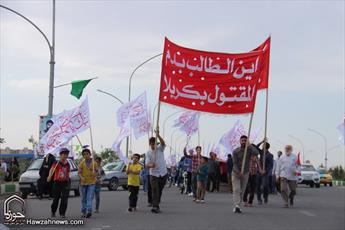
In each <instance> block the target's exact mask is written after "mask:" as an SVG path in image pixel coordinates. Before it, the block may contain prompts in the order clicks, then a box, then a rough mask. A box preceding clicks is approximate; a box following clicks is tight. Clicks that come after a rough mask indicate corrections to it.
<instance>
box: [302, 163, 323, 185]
mask: <svg viewBox="0 0 345 230" xmlns="http://www.w3.org/2000/svg"><path fill="white" fill-rule="evenodd" d="M298 184H306V185H309V186H310V187H311V188H313V187H314V186H315V187H316V188H320V174H319V172H318V171H317V170H316V169H315V168H314V166H313V165H312V164H302V165H301V167H300V173H299V174H298Z"/></svg>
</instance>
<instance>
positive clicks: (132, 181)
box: [127, 154, 142, 212]
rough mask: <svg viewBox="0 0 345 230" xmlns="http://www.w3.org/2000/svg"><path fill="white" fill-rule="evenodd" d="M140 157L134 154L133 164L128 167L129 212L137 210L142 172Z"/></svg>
mask: <svg viewBox="0 0 345 230" xmlns="http://www.w3.org/2000/svg"><path fill="white" fill-rule="evenodd" d="M139 159H140V155H139V154H134V155H133V157H132V160H133V162H132V163H129V164H128V166H127V175H128V191H129V208H128V211H129V212H133V211H136V210H137V202H138V193H139V187H140V178H139V175H140V171H141V168H142V167H141V164H139Z"/></svg>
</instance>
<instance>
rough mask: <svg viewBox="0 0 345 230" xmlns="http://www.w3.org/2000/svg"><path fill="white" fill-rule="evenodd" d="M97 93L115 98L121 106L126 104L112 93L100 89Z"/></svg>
mask: <svg viewBox="0 0 345 230" xmlns="http://www.w3.org/2000/svg"><path fill="white" fill-rule="evenodd" d="M97 91H98V92H100V93H104V94H106V95H108V96H110V97H112V98H114V99H115V100H116V101H118V102H119V103H120V104H121V105H123V104H124V102H123V101H122V100H121V99H120V98H118V97H117V96H115V95H114V94H112V93H109V92H106V91H103V90H100V89H97ZM128 151H129V150H128V137H127V138H126V157H128Z"/></svg>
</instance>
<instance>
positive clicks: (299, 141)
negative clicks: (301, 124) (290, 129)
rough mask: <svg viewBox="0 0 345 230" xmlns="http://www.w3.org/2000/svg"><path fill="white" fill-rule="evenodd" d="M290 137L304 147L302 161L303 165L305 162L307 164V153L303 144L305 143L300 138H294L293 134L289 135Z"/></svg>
mask: <svg viewBox="0 0 345 230" xmlns="http://www.w3.org/2000/svg"><path fill="white" fill-rule="evenodd" d="M289 137H291V138H292V139H294V140H295V141H297V142H298V143H300V144H301V146H302V151H303V154H302V160H303V163H304V162H305V154H306V152H305V151H304V144H303V142H302V141H301V139H299V138H297V137H295V136H292V135H291V134H290V135H289Z"/></svg>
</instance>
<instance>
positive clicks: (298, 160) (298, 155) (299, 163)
mask: <svg viewBox="0 0 345 230" xmlns="http://www.w3.org/2000/svg"><path fill="white" fill-rule="evenodd" d="M296 165H301V152H299V153H298V154H297V158H296Z"/></svg>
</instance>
